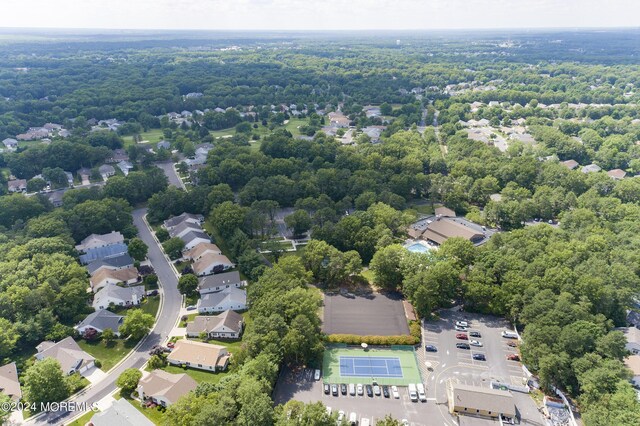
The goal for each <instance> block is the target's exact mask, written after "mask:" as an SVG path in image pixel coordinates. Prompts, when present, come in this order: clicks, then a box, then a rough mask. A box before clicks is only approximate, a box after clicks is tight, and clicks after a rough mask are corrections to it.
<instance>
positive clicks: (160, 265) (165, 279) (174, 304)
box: [25, 209, 182, 425]
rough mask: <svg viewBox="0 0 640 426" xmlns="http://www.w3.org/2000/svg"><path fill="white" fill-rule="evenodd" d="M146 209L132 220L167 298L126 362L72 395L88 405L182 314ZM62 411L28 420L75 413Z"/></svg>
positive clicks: (145, 355) (140, 361) (136, 364)
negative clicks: (146, 221) (146, 247)
mask: <svg viewBox="0 0 640 426" xmlns="http://www.w3.org/2000/svg"><path fill="white" fill-rule="evenodd" d="M146 212H147V210H146V209H138V210H135V211H134V212H133V223H134V225H135V226H136V228H138V235H139V237H140V238H141V239H142V241H144V242H145V244H147V246H149V252H148V253H147V257H148V258H149V260H150V261H151V264H152V265H153V268H154V269H155V271H156V274H157V275H158V279H159V282H160V286H161V289H162V290H161V292H160V293H161V294H162V295H163V300H164V302H163V303H162V304H161V311H160V315H159V316H158V321H157V322H156V324H155V326H154V328H153V329H152V330H151V333H150V334H149V335H148V336H147V337H145V338H144V339H143V340H142V343H141V344H140V345H139V346H138V347H137V348H136V349H135V351H134V352H132V353H131V354H130V355H129V356H128V357H127V358H126V359H125V360H124V362H122V363H121V364H119V365H118V366H117V367H115V368H114V369H112V370H111V371H110V372H109V374H108V375H107V377H106V378H105V379H104V380H102V381H100V382H98V383H97V384H95V385H93V386H91V387H90V388H89V389H87V390H85V391H84V392H82V393H80V394H78V395H76V396H75V397H73V398H71V399H70V401H72V402H74V403H78V404H82V403H86V404H87V405H88V406H89V405H90V404H92V403H96V402H98V401H100V400H101V399H102V398H104V397H106V396H107V395H109V394H110V393H111V392H113V391H114V390H115V389H116V385H115V382H116V380H117V379H118V376H120V374H121V373H122V372H123V371H124V370H126V369H127V368H140V367H142V366H143V365H144V363H145V362H146V361H147V359H149V350H150V349H151V348H152V347H153V346H154V345H158V344H160V343H161V342H163V341H164V340H165V339H166V338H167V336H168V335H169V333H170V332H171V330H172V329H173V327H174V326H175V324H176V321H177V319H178V316H179V314H180V306H181V304H182V297H181V295H180V293H179V292H178V278H177V277H176V274H175V273H174V271H173V269H172V267H171V265H170V264H169V261H168V260H167V258H166V257H165V255H164V253H163V252H162V250H161V249H160V247H159V245H158V244H157V243H156V241H155V240H154V238H153V235H152V234H151V230H150V229H149V228H148V227H147V225H146V224H145V222H144V220H143V217H144V215H145V214H146ZM63 414H64V412H50V413H46V414H43V415H40V416H37V418H35V419H31V420H29V421H27V422H25V423H26V424H30V425H46V424H62V423H63V422H67V421H69V419H70V418H71V417H73V414H74V413H68V414H67V415H65V416H63V417H61V416H62V415H63Z"/></svg>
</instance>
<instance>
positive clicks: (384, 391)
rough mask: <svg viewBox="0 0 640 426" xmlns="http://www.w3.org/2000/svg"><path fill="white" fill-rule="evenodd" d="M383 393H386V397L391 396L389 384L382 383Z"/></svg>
mask: <svg viewBox="0 0 640 426" xmlns="http://www.w3.org/2000/svg"><path fill="white" fill-rule="evenodd" d="M382 395H384V397H385V398H389V396H390V395H389V386H387V385H382Z"/></svg>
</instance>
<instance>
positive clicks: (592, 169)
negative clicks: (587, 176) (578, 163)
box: [582, 164, 602, 173]
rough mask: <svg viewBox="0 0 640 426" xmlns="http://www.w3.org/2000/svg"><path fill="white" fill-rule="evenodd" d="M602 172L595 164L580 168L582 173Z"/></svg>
mask: <svg viewBox="0 0 640 426" xmlns="http://www.w3.org/2000/svg"><path fill="white" fill-rule="evenodd" d="M600 170H602V169H601V168H600V166H598V165H597V164H589V165H588V166H584V167H583V168H582V173H596V172H599V171H600Z"/></svg>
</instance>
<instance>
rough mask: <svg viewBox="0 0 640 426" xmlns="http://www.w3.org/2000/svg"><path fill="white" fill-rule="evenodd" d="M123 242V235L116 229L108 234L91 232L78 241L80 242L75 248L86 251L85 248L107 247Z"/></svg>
mask: <svg viewBox="0 0 640 426" xmlns="http://www.w3.org/2000/svg"><path fill="white" fill-rule="evenodd" d="M123 242H124V236H123V235H122V234H121V233H120V232H118V231H111V232H110V233H108V234H91V235H89V236H88V237H86V238H85V239H84V240H82V241H80V244H78V245H77V246H76V250H78V251H83V252H86V251H87V250H91V249H95V248H100V247H107V246H111V245H114V244H120V243H123Z"/></svg>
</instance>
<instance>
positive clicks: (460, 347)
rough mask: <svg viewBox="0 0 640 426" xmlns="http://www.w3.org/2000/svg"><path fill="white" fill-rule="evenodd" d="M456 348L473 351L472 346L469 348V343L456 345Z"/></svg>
mask: <svg viewBox="0 0 640 426" xmlns="http://www.w3.org/2000/svg"><path fill="white" fill-rule="evenodd" d="M456 348H458V349H467V350H469V349H471V346H469V344H468V343H456Z"/></svg>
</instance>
